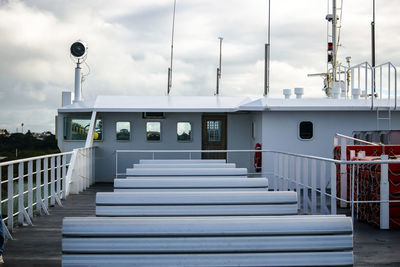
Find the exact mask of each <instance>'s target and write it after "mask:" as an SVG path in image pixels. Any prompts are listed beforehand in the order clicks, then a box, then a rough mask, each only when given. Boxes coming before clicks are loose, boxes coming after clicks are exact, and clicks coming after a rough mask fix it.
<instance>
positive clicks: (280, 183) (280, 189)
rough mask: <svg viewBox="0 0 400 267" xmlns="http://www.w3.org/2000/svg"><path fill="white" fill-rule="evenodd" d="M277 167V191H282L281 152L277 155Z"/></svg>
mask: <svg viewBox="0 0 400 267" xmlns="http://www.w3.org/2000/svg"><path fill="white" fill-rule="evenodd" d="M278 166H279V167H278V169H279V172H278V177H279V180H278V185H279V186H278V188H279V191H282V190H283V155H282V154H280V155H279V158H278Z"/></svg>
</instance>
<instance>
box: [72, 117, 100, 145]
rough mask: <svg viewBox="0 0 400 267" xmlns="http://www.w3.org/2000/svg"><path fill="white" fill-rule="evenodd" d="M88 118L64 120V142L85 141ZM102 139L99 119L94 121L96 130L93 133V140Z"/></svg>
mask: <svg viewBox="0 0 400 267" xmlns="http://www.w3.org/2000/svg"><path fill="white" fill-rule="evenodd" d="M89 126H90V118H89V117H86V118H85V117H81V118H76V117H75V118H73V117H66V118H64V140H86V137H87V134H88V132H89ZM102 139H103V121H102V120H101V119H97V120H96V128H95V132H94V138H93V140H102Z"/></svg>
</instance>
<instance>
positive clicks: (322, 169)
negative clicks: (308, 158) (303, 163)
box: [320, 161, 328, 214]
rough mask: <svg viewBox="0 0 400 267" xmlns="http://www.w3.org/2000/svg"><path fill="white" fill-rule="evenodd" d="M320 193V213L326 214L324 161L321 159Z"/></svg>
mask: <svg viewBox="0 0 400 267" xmlns="http://www.w3.org/2000/svg"><path fill="white" fill-rule="evenodd" d="M320 163H321V169H320V171H321V176H320V177H321V179H320V181H321V184H320V186H321V195H320V199H321V214H328V209H327V207H326V162H325V161H321V162H320Z"/></svg>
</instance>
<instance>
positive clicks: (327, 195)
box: [116, 149, 400, 229]
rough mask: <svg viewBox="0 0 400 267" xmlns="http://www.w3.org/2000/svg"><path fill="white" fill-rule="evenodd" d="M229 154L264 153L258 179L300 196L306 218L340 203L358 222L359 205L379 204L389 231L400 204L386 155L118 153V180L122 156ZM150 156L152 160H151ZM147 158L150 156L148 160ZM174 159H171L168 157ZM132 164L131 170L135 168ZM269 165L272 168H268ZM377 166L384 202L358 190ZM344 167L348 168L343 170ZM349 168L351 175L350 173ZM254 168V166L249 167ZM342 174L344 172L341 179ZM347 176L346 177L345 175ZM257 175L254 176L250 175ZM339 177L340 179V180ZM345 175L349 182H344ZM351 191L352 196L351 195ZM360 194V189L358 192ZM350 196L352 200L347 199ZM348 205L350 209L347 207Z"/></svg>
mask: <svg viewBox="0 0 400 267" xmlns="http://www.w3.org/2000/svg"><path fill="white" fill-rule="evenodd" d="M221 152H224V153H227V162H229V163H232V162H234V160H232V159H233V157H232V154H235V153H252V154H253V155H254V153H256V152H261V153H262V157H263V159H264V160H263V164H266V165H267V166H265V165H263V166H262V172H261V173H257V175H262V176H266V177H267V178H268V184H269V189H270V190H274V191H296V192H297V195H298V209H299V212H300V213H303V214H337V213H338V208H337V202H340V203H341V206H349V207H350V209H351V216H352V218H353V219H354V215H355V212H354V210H355V209H356V211H358V209H357V208H358V205H360V204H368V203H377V204H379V205H380V227H381V228H382V229H388V228H389V203H396V202H400V200H390V199H389V181H388V164H389V163H390V164H400V161H399V160H388V158H387V156H386V155H383V156H382V158H381V160H374V161H358V160H335V159H329V158H323V157H316V156H310V155H302V154H296V153H288V152H282V151H274V150H265V149H264V150H116V177H122V176H126V173H123V172H120V171H121V170H120V169H121V167H119V166H120V165H119V160H120V159H121V154H126V153H137V154H139V155H141V156H139V157H138V159H148V158H150V159H163V158H165V157H163V156H161V155H168V154H169V155H171V154H175V155H176V154H180V155H181V156H180V157H179V158H180V159H183V158H186V159H192V158H194V157H193V155H196V157H195V158H201V154H202V153H221ZM149 154H150V157H149ZM144 155H147V156H144ZM167 158H171V157H167ZM133 163H137V162H133V161H131V162H129V164H130V165H129V167H130V168H132V167H133V165H132V164H133ZM268 163H269V164H268ZM366 164H374V165H380V166H381V167H380V168H381V170H380V173H381V177H380V199H379V200H373V199H363V200H360V199H359V198H358V192H357V191H356V190H355V181H356V179H358V177H356V174H357V172H356V171H355V170H357V169H358V166H361V165H366ZM341 166H345V167H344V168H342V167H341ZM347 166H349V169H350V172H349V173H347V170H348V168H347ZM249 167H250V168H251V166H249ZM338 170H341V171H340V172H342V173H340V175H339V174H338ZM343 172H344V173H343ZM249 174H254V173H251V172H250V173H249ZM347 174H349V177H350V184H347ZM338 175H339V176H338ZM344 175H345V177H346V180H344V179H342V177H343V176H344ZM338 177H340V179H339V181H340V183H339V185H340V189H339V190H340V196H338V194H337V185H338V183H337V180H338ZM348 190H350V192H351V193H350V194H347V191H348ZM357 190H358V188H357ZM348 195H349V196H350V197H349V198H348V197H347V196H348ZM344 204H346V205H344Z"/></svg>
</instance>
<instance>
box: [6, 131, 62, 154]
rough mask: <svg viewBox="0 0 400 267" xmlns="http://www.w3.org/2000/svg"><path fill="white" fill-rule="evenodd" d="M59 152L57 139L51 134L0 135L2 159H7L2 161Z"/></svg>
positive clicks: (29, 132) (28, 132)
mask: <svg viewBox="0 0 400 267" xmlns="http://www.w3.org/2000/svg"><path fill="white" fill-rule="evenodd" d="M59 152H60V150H59V149H58V146H57V140H56V137H55V135H54V134H52V133H51V132H45V133H42V134H36V133H31V131H29V130H28V131H27V132H26V133H25V134H23V133H12V134H2V135H0V157H6V159H3V160H2V161H9V160H14V159H20V158H27V157H34V156H39V155H45V154H51V153H59Z"/></svg>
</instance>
